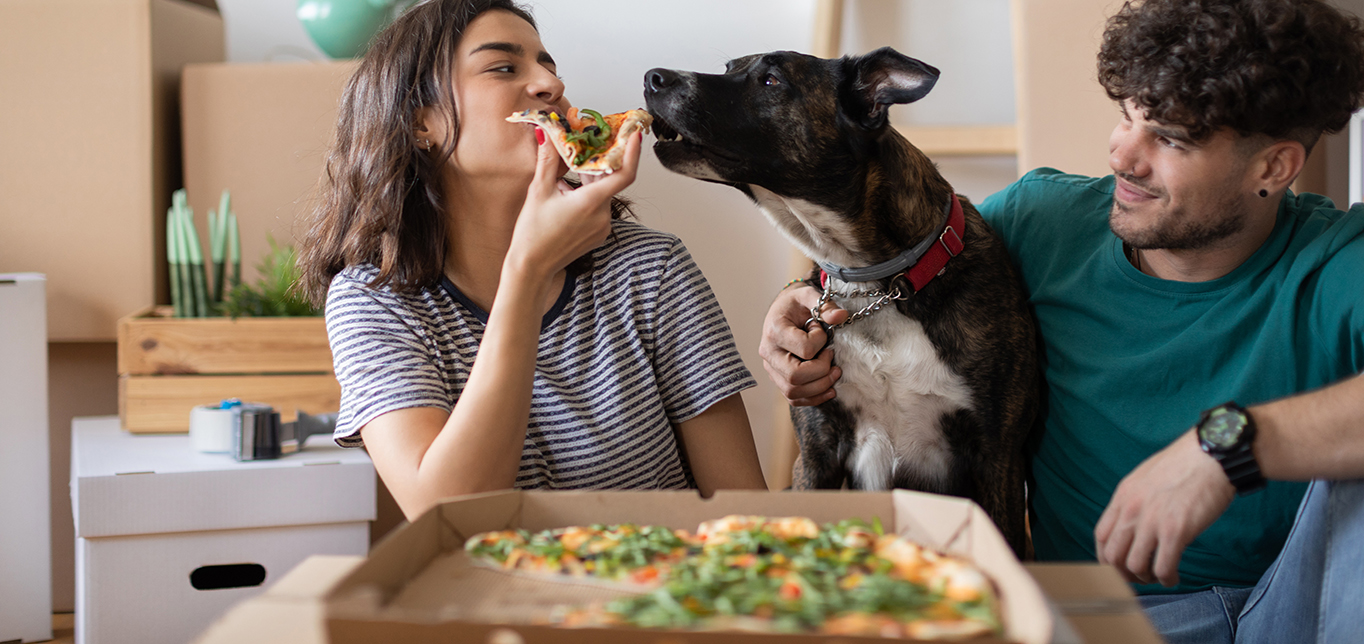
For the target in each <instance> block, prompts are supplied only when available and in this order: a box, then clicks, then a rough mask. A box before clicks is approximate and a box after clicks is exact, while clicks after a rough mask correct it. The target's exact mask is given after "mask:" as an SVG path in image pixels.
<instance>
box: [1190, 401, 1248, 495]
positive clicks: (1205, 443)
mask: <svg viewBox="0 0 1364 644" xmlns="http://www.w3.org/2000/svg"><path fill="white" fill-rule="evenodd" d="M1254 442H1255V421H1254V420H1253V419H1251V417H1250V412H1247V411H1246V408H1245V407H1242V406H1240V405H1238V404H1236V403H1235V402H1228V403H1224V404H1221V405H1218V406H1216V407H1213V408H1212V409H1209V410H1207V411H1205V412H1203V415H1202V416H1201V417H1199V419H1198V445H1199V446H1200V447H1202V448H1203V451H1204V452H1207V453H1208V455H1209V456H1211V457H1213V458H1215V459H1217V462H1218V463H1220V464H1221V465H1222V471H1223V472H1226V473H1227V480H1229V481H1231V484H1232V486H1233V487H1235V488H1236V494H1238V495H1242V496H1243V495H1246V494H1250V493H1251V492H1254V491H1256V490H1258V489H1260V488H1262V487H1264V486H1265V477H1264V475H1262V474H1260V464H1259V463H1258V462H1256V460H1255V453H1254V452H1253V451H1251V445H1252V444H1253V443H1254Z"/></svg>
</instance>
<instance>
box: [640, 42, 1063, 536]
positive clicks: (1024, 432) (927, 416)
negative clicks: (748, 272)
mask: <svg viewBox="0 0 1364 644" xmlns="http://www.w3.org/2000/svg"><path fill="white" fill-rule="evenodd" d="M937 77H938V70H936V69H934V68H933V67H930V66H928V65H926V64H924V63H922V62H920V61H918V60H915V59H913V58H909V57H907V56H904V55H902V54H900V53H898V52H896V51H894V50H892V49H889V48H883V49H879V50H877V51H874V52H872V53H870V54H867V55H865V56H858V57H845V58H842V59H838V60H825V59H821V58H814V57H811V56H806V55H803V54H798V53H795V52H772V53H768V54H758V55H752V56H746V57H744V58H738V59H735V60H732V61H730V62H729V64H728V65H727V66H726V68H725V73H724V74H698V73H692V72H683V71H675V70H667V69H653V70H650V71H649V72H647V73H646V74H645V81H644V82H645V98H646V101H647V104H648V109H649V112H650V113H651V114H653V116H654V125H653V130H654V134H655V135H656V136H657V137H658V142H657V143H656V144H655V145H654V151H655V153H656V154H657V155H658V159H659V161H661V162H662V163H663V165H664V166H665V167H667V168H669V169H670V170H672V171H674V172H678V173H681V174H684V175H688V176H691V177H695V178H697V179H701V180H704V181H711V182H715V183H722V184H726V185H730V186H733V187H735V188H738V189H739V190H740V191H742V192H743V193H744V194H746V195H748V196H749V197H750V198H751V199H753V201H754V202H756V203H757V205H758V206H759V208H760V209H761V210H762V211H763V213H765V214H766V215H767V217H768V218H769V219H770V220H771V221H772V223H773V224H774V225H776V227H777V228H778V229H780V230H781V232H782V233H784V234H785V235H786V237H787V238H789V239H790V240H791V241H792V242H793V243H795V244H796V246H798V247H799V248H800V249H801V250H802V251H804V253H805V254H806V255H807V256H809V257H810V258H811V259H813V260H815V261H816V262H817V263H819V264H820V265H823V266H826V267H831V268H832V269H833V270H830V273H831V275H844V276H845V278H846V279H838V278H837V277H831V279H830V282H829V287H830V289H831V291H833V292H834V295H833V298H834V301H835V302H837V303H838V304H839V305H841V306H842V307H843V308H846V309H848V310H849V311H857V310H858V309H859V308H861V307H864V306H867V305H870V304H874V303H875V302H876V301H877V300H878V299H885V298H886V297H889V296H890V295H894V294H895V291H896V290H897V289H898V295H899V298H897V299H893V300H889V301H893V302H894V307H893V308H892V307H890V306H888V303H889V301H887V302H885V304H886V306H885V308H886V310H885V311H882V312H879V313H878V312H875V311H868V312H867V315H866V316H865V317H863V318H862V319H859V320H857V321H856V322H855V323H853V324H850V325H848V326H846V327H842V328H839V329H837V330H835V331H834V332H833V336H832V337H833V342H834V346H835V347H836V348H837V363H838V365H839V366H840V368H841V369H842V370H843V376H842V378H841V379H840V380H839V382H838V383H837V385H836V391H837V392H838V397H837V398H835V399H833V400H831V401H829V402H826V403H824V404H822V405H819V406H817V407H798V408H793V409H792V418H793V420H794V421H795V426H796V431H797V437H798V439H799V442H800V457H799V460H798V461H797V463H796V468H795V472H794V480H795V487H796V488H799V489H808V488H840V487H842V486H843V485H844V483H845V482H846V483H847V484H848V485H849V486H850V487H852V488H854V489H869V490H880V489H888V488H891V487H906V488H913V489H918V490H925V491H929V492H937V493H944V494H953V495H958V496H965V497H969V498H971V499H974V500H975V501H976V502H978V503H979V504H980V505H981V506H982V507H983V508H984V509H985V511H986V512H987V513H989V515H990V517H991V518H992V519H994V521H995V523H996V524H998V526H999V527H1000V529H1001V531H1002V532H1003V533H1004V535H1005V538H1006V539H1008V541H1009V544H1010V545H1011V546H1012V547H1013V548H1014V550H1015V551H1016V552H1017V553H1018V554H1019V555H1020V556H1022V555H1023V554H1024V552H1025V547H1026V546H1025V543H1026V537H1025V528H1024V514H1025V511H1026V509H1025V505H1026V502H1025V498H1024V480H1025V477H1026V460H1025V457H1024V443H1025V441H1026V440H1027V438H1028V436H1029V434H1030V432H1031V430H1032V427H1033V424H1034V421H1035V420H1036V418H1037V415H1038V414H1037V411H1038V405H1039V386H1040V384H1039V383H1040V378H1039V371H1038V366H1037V344H1036V334H1035V330H1034V324H1033V320H1032V317H1031V314H1030V313H1029V311H1028V308H1027V304H1026V298H1025V295H1024V292H1023V288H1022V285H1021V283H1020V281H1019V279H1018V277H1017V275H1016V274H1015V272H1014V270H1013V268H1012V267H1011V264H1010V262H1009V257H1008V254H1007V252H1006V250H1005V248H1004V245H1003V243H1002V242H1001V241H1000V240H999V238H998V237H997V236H996V235H995V233H994V231H993V230H991V229H990V228H989V226H988V225H987V224H986V223H985V222H984V220H982V219H981V217H980V215H979V214H978V213H977V212H976V210H975V208H974V207H972V206H971V205H970V203H969V202H967V201H966V200H965V199H964V198H963V199H961V200H960V203H961V205H962V208H963V211H964V219H965V230H964V231H961V230H947V231H945V230H944V221H945V220H946V216H945V215H946V213H947V212H948V210H949V209H950V204H951V203H952V198H953V190H952V186H950V185H949V184H948V183H947V181H946V180H945V179H943V177H942V175H940V174H939V173H938V171H937V168H936V167H935V166H934V164H933V162H932V161H930V160H929V159H928V157H926V156H925V155H924V154H923V153H922V152H920V151H919V150H918V149H917V148H915V147H914V146H913V145H911V144H910V143H909V141H907V140H905V138H904V137H902V136H901V135H900V134H899V133H898V132H896V130H895V129H894V128H893V127H889V126H888V118H887V107H888V106H889V105H891V104H894V103H910V102H913V101H916V100H918V99H920V98H922V97H923V96H924V95H925V94H927V93H928V91H929V90H930V89H931V88H932V86H933V84H934V83H935V82H936V81H937ZM954 234H955V235H959V236H960V238H961V242H962V245H963V246H964V248H961V249H960V251H959V253H958V254H956V256H955V257H952V258H951V259H950V260H949V261H948V263H947V265H946V267H945V268H944V269H943V270H942V271H941V272H940V273H938V274H937V276H936V277H934V278H933V279H932V280H931V281H929V282H928V283H927V284H926V285H924V286H923V287H922V289H921V290H919V291H918V292H917V293H916V292H914V288H913V287H912V286H911V285H910V284H909V282H908V280H907V279H906V278H905V277H904V276H903V275H900V274H895V275H892V276H888V277H882V278H880V279H867V280H863V279H858V277H857V276H856V275H853V276H851V277H849V276H848V274H847V273H839V272H838V268H839V267H876V266H877V265H881V264H883V263H888V262H889V263H893V261H894V260H895V259H896V258H897V257H900V256H902V254H903V253H905V251H906V250H907V249H911V248H914V247H916V246H919V245H920V244H921V242H923V244H924V245H931V244H930V243H929V242H928V241H925V240H932V243H941V242H938V239H939V238H940V237H941V236H944V235H946V236H948V238H949V241H955V240H951V239H950V236H951V235H954ZM920 247H923V246H920ZM945 248H947V247H946V246H945ZM947 250H952V249H951V248H947ZM930 275H931V273H930ZM863 277H865V275H864V276H863ZM849 290H853V291H856V290H862V291H863V292H864V293H865V291H867V290H875V291H879V292H881V293H883V294H886V295H884V296H882V295H875V294H873V295H870V296H864V295H862V294H858V293H848V292H847V291H849ZM840 292H842V294H841V295H840Z"/></svg>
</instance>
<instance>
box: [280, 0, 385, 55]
mask: <svg viewBox="0 0 1364 644" xmlns="http://www.w3.org/2000/svg"><path fill="white" fill-rule="evenodd" d="M393 2H394V0H298V21H299V22H301V23H303V28H304V29H305V30H306V31H307V32H308V35H309V36H311V37H312V39H313V42H315V43H317V46H318V47H320V48H321V49H322V51H324V52H326V54H327V55H328V56H331V57H332V58H355V57H356V56H359V55H361V54H363V53H365V50H366V49H368V48H369V41H370V39H371V38H373V37H374V34H377V33H379V30H380V29H383V28H384V25H387V24H388V21H389V20H390V19H391V18H392V16H393Z"/></svg>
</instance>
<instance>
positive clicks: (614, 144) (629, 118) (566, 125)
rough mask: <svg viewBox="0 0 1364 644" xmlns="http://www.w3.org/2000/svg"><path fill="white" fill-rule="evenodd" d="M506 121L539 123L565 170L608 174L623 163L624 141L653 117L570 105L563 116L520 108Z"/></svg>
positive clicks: (643, 129) (644, 114) (639, 111)
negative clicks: (603, 114) (604, 111)
mask: <svg viewBox="0 0 1364 644" xmlns="http://www.w3.org/2000/svg"><path fill="white" fill-rule="evenodd" d="M507 120H508V121H510V122H512V123H534V124H535V125H538V126H540V129H541V130H544V132H545V136H546V137H548V138H549V141H550V142H551V143H553V144H554V149H555V150H557V151H558V152H559V156H561V157H563V159H564V163H566V164H568V169H570V170H573V171H575V172H577V173H578V174H611V173H612V172H615V171H616V170H619V169H620V168H621V165H622V164H623V163H624V162H625V143H626V142H627V141H629V140H630V137H631V136H632V135H634V133H635V132H645V131H648V129H649V125H650V124H651V123H653V121H654V117H653V116H650V115H649V113H648V112H646V111H644V110H629V111H627V112H621V113H619V114H607V115H605V116H602V115H601V114H600V113H598V112H594V111H592V110H586V109H584V110H580V109H578V108H576V107H570V108H568V114H567V115H560V114H559V113H558V112H552V111H549V110H524V111H521V112H517V113H515V114H512V115H511V116H508V117H507Z"/></svg>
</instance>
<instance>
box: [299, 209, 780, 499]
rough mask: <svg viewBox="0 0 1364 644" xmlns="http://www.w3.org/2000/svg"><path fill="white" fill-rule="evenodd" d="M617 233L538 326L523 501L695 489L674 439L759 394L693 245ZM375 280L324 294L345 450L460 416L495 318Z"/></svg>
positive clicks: (341, 284) (624, 226)
mask: <svg viewBox="0 0 1364 644" xmlns="http://www.w3.org/2000/svg"><path fill="white" fill-rule="evenodd" d="M612 233H613V234H612V235H611V237H610V238H609V239H608V241H607V242H606V243H605V244H604V245H603V246H601V247H599V248H598V249H597V250H595V251H594V252H593V263H594V267H593V269H592V270H590V271H588V272H587V273H585V274H582V275H576V276H574V275H570V276H569V277H568V279H567V280H566V283H565V287H564V291H563V294H562V295H561V296H560V298H559V300H558V301H557V302H556V303H555V304H554V306H553V308H552V309H551V310H550V311H549V312H548V313H547V314H545V316H544V319H543V321H542V323H541V331H540V345H539V352H538V357H537V360H536V369H535V384H534V386H533V390H532V395H531V408H530V423H529V426H528V427H527V430H526V440H525V445H524V447H523V449H522V452H521V469H520V472H519V473H518V474H517V477H516V483H515V485H516V487H518V488H630V489H660V488H661V489H675V488H685V487H694V482H693V481H692V477H691V474H690V471H689V469H688V467H687V465H686V462H685V458H684V457H683V456H682V454H681V451H680V449H679V444H678V442H677V439H676V437H675V435H674V432H673V426H674V425H676V424H678V423H681V422H683V421H686V420H688V419H690V418H692V417H694V416H696V415H697V414H700V413H701V412H703V411H705V410H706V409H707V408H708V407H710V406H711V405H712V404H714V403H716V402H719V401H720V400H722V399H724V398H726V397H728V396H731V395H733V394H735V393H737V392H739V391H741V390H743V389H747V388H749V387H752V386H754V385H755V384H756V383H754V381H753V376H752V375H751V374H750V373H749V371H748V369H747V368H745V367H744V364H743V361H742V360H741V359H740V357H739V353H738V350H737V349H736V348H735V346H734V338H733V336H732V335H731V333H730V330H729V325H728V323H727V322H726V321H725V318H724V314H723V313H722V312H721V311H720V307H719V305H718V304H717V303H716V301H715V296H714V294H713V293H712V292H711V290H710V286H709V284H707V283H706V279H705V277H704V276H703V275H702V274H701V271H700V270H699V269H698V268H697V267H696V264H695V263H694V262H693V261H692V258H691V255H690V254H689V253H688V252H687V249H686V247H684V246H683V245H682V242H681V241H680V240H678V239H677V238H676V237H674V236H673V235H670V234H667V233H663V232H659V231H656V230H651V229H649V228H646V227H644V226H641V225H639V224H636V223H632V222H625V221H616V222H614V223H613V224H612ZM377 272H378V271H377V269H375V268H374V267H373V266H356V267H350V268H347V269H345V270H343V271H342V272H341V273H339V274H338V275H337V276H336V277H335V278H334V279H333V280H332V283H331V289H330V291H329V292H328V293H327V308H326V316H327V334H328V336H329V337H330V340H331V348H332V356H333V360H334V362H335V368H336V377H337V380H339V381H340V383H341V413H340V418H339V419H338V422H337V426H336V433H335V438H336V442H337V443H339V444H341V445H342V446H345V447H359V446H361V445H362V444H363V443H362V441H361V438H360V428H361V427H364V425H365V424H366V423H368V422H369V421H371V420H373V419H374V418H375V417H377V416H379V415H380V414H384V413H386V412H390V411H394V410H398V409H405V408H410V407H438V408H441V409H445V410H450V409H452V408H453V406H454V405H456V404H458V401H459V396H460V392H462V391H463V389H464V384H465V381H466V380H467V378H468V377H469V372H470V370H471V369H472V368H473V364H474V357H475V355H476V354H477V352H478V345H479V341H480V340H481V339H482V337H483V331H484V328H485V324H486V322H487V319H488V316H487V313H486V312H484V311H482V310H480V309H479V308H478V306H477V305H475V304H474V303H473V302H471V301H470V300H469V299H468V298H467V297H465V296H464V294H463V293H460V292H459V290H458V289H456V288H455V286H454V284H452V283H450V282H449V281H448V280H445V281H443V283H442V284H440V285H435V286H432V287H430V288H426V289H422V290H421V291H420V292H418V293H415V294H405V295H400V294H397V293H394V292H392V291H391V290H388V289H387V288H380V289H373V288H369V287H368V286H366V285H367V284H368V283H370V281H372V280H373V278H374V276H375V275H376V274H377Z"/></svg>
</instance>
